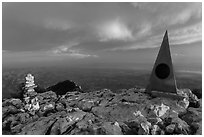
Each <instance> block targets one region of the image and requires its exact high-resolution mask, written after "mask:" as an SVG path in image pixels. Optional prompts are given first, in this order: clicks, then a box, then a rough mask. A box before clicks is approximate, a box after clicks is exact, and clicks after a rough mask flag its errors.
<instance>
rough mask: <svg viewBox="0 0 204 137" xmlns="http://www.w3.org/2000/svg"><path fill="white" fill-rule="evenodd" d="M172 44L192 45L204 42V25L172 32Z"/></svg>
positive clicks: (197, 24) (170, 35) (199, 24)
mask: <svg viewBox="0 0 204 137" xmlns="http://www.w3.org/2000/svg"><path fill="white" fill-rule="evenodd" d="M169 37H170V40H171V44H174V45H179V44H190V43H195V42H199V41H202V23H201V22H200V23H196V24H194V25H191V26H187V27H184V28H179V29H176V30H172V31H170V34H169Z"/></svg>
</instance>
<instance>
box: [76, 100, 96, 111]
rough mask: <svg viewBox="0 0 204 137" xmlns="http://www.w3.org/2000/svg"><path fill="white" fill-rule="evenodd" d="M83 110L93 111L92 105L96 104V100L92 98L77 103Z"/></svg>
mask: <svg viewBox="0 0 204 137" xmlns="http://www.w3.org/2000/svg"><path fill="white" fill-rule="evenodd" d="M77 106H78V107H79V108H80V109H81V110H83V111H91V109H92V107H93V106H95V104H94V101H92V100H85V99H84V100H82V101H81V102H80V103H78V105H77Z"/></svg>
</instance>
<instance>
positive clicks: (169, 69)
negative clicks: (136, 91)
mask: <svg viewBox="0 0 204 137" xmlns="http://www.w3.org/2000/svg"><path fill="white" fill-rule="evenodd" d="M177 90H178V89H177V85H176V79H175V75H174V69H173V64H172V58H171V51H170V47H169V40H168V32H167V31H166V32H165V35H164V37H163V41H162V44H161V47H160V50H159V53H158V56H157V59H156V61H155V64H154V67H153V69H152V73H151V75H150V79H149V83H148V85H147V88H146V92H148V93H150V94H151V95H152V96H164V97H174V96H175V97H178V96H179V95H177Z"/></svg>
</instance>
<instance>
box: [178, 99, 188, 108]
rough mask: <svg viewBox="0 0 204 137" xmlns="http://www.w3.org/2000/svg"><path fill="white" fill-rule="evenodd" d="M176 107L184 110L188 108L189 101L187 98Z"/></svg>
mask: <svg viewBox="0 0 204 137" xmlns="http://www.w3.org/2000/svg"><path fill="white" fill-rule="evenodd" d="M178 105H179V106H181V107H183V108H185V109H186V108H188V106H189V101H188V99H187V98H184V99H183V100H180V101H179V102H178Z"/></svg>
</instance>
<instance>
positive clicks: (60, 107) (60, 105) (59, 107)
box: [56, 103, 65, 111]
mask: <svg viewBox="0 0 204 137" xmlns="http://www.w3.org/2000/svg"><path fill="white" fill-rule="evenodd" d="M56 110H57V111H64V110H65V108H64V105H63V104H62V103H57V104H56Z"/></svg>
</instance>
